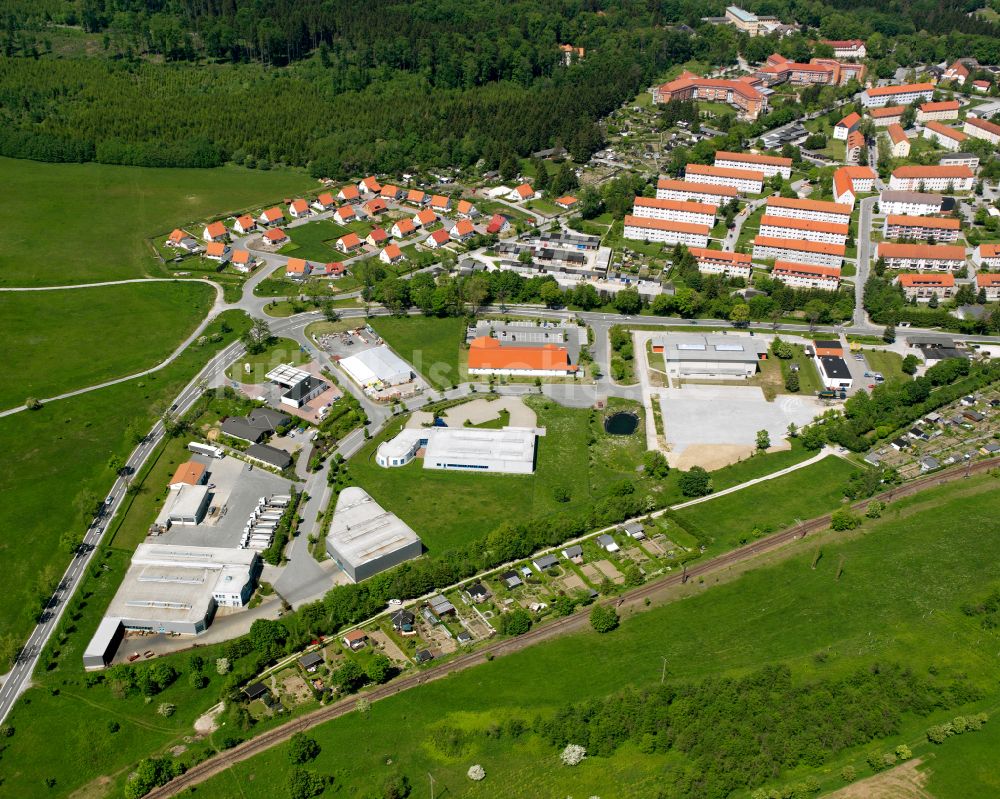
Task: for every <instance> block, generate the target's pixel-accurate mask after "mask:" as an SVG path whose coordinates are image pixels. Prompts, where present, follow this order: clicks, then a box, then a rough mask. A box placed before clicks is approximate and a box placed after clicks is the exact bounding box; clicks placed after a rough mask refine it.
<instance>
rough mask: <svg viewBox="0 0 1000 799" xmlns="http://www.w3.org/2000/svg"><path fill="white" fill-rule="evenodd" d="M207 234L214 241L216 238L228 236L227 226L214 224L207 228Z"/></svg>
mask: <svg viewBox="0 0 1000 799" xmlns="http://www.w3.org/2000/svg"><path fill="white" fill-rule="evenodd" d="M205 232H206V233H208V235H209V236H211V237H212V238H213V239H214V238H215V237H216V236H225V235H226V226H225V225H223V224H222V223H221V222H212V223H211V224H210V225H206V226H205Z"/></svg>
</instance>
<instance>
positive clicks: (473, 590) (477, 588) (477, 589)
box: [469, 583, 491, 605]
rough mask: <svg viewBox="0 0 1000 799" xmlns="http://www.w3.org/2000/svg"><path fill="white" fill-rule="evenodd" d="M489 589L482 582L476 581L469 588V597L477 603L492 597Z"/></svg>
mask: <svg viewBox="0 0 1000 799" xmlns="http://www.w3.org/2000/svg"><path fill="white" fill-rule="evenodd" d="M490 596H491V595H490V592H489V589H488V588H487V587H486V586H485V585H483V584H482V583H476V584H475V585H473V586H471V587H470V588H469V598H470V599H471V600H472V601H473V602H475V603H476V604H477V605H478V604H480V603H482V602H485V601H486V600H487V599H489V598H490Z"/></svg>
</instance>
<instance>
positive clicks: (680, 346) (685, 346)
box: [677, 344, 705, 350]
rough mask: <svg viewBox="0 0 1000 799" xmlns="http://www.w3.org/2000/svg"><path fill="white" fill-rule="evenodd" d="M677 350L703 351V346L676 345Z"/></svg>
mask: <svg viewBox="0 0 1000 799" xmlns="http://www.w3.org/2000/svg"><path fill="white" fill-rule="evenodd" d="M677 349H679V350H703V349H705V345H704V344H678V345H677Z"/></svg>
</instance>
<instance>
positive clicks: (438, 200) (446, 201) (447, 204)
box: [431, 194, 451, 214]
mask: <svg viewBox="0 0 1000 799" xmlns="http://www.w3.org/2000/svg"><path fill="white" fill-rule="evenodd" d="M431 208H433V209H434V210H435V211H437V212H438V213H439V214H443V213H446V212H447V211H450V210H451V198H450V197H445V196H444V195H443V194H435V195H434V196H433V197H431Z"/></svg>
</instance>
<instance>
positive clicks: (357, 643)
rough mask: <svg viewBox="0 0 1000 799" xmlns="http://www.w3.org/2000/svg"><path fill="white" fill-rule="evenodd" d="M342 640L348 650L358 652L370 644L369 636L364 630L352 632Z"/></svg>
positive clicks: (346, 634)
mask: <svg viewBox="0 0 1000 799" xmlns="http://www.w3.org/2000/svg"><path fill="white" fill-rule="evenodd" d="M340 640H341V641H343V642H344V646H346V647H347V648H348V649H350V650H353V651H357V650H359V649H362V648H364V645H365V644H367V643H368V634H367V633H366V632H365V631H364V630H351V631H350V632H349V633H345V635H344V637H343V638H341V639H340Z"/></svg>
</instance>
